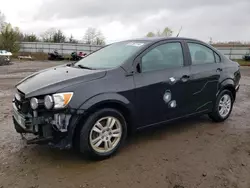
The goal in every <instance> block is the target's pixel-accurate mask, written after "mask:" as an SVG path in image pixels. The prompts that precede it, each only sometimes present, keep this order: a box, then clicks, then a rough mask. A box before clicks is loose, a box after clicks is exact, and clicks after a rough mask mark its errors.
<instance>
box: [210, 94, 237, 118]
mask: <svg viewBox="0 0 250 188" xmlns="http://www.w3.org/2000/svg"><path fill="white" fill-rule="evenodd" d="M233 103H234V99H233V95H232V92H231V91H229V90H223V91H222V92H221V93H220V94H219V95H218V97H217V99H216V104H215V106H214V109H213V112H212V113H210V114H209V117H210V118H211V119H212V120H213V121H215V122H222V121H225V120H226V119H227V118H228V117H229V116H230V114H231V111H232V108H233Z"/></svg>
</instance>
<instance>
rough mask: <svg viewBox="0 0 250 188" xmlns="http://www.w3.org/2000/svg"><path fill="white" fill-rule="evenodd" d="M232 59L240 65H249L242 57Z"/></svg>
mask: <svg viewBox="0 0 250 188" xmlns="http://www.w3.org/2000/svg"><path fill="white" fill-rule="evenodd" d="M233 61H236V62H238V63H239V64H240V66H250V61H245V60H243V59H234V60H233Z"/></svg>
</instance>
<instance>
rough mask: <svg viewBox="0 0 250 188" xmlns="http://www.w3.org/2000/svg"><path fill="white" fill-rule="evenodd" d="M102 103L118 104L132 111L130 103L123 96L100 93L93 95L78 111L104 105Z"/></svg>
mask: <svg viewBox="0 0 250 188" xmlns="http://www.w3.org/2000/svg"><path fill="white" fill-rule="evenodd" d="M104 103H118V104H120V105H123V106H124V107H126V108H127V109H128V110H131V111H133V109H134V108H133V105H132V103H131V102H130V101H129V100H128V99H127V98H126V97H124V96H123V95H120V94H118V93H102V94H98V95H95V96H93V97H91V98H89V99H88V100H86V101H85V102H84V103H83V104H82V105H81V106H80V107H79V110H80V111H85V110H88V109H90V108H92V107H93V106H95V105H97V104H98V105H99V104H104Z"/></svg>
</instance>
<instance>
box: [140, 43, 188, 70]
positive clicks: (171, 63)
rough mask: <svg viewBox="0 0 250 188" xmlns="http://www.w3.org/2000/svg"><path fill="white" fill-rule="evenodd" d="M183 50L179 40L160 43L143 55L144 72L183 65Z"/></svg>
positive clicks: (142, 66)
mask: <svg viewBox="0 0 250 188" xmlns="http://www.w3.org/2000/svg"><path fill="white" fill-rule="evenodd" d="M183 62H184V60H183V52H182V47H181V44H180V43H179V42H171V43H166V44H162V45H159V46H157V47H155V48H153V49H152V50H150V51H149V52H148V53H147V54H145V55H144V56H143V57H142V60H141V69H142V72H147V71H154V70H162V69H166V68H172V67H181V66H183Z"/></svg>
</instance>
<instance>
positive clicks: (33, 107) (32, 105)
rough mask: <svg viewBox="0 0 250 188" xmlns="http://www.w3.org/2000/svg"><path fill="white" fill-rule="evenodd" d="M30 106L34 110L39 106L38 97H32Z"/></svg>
mask: <svg viewBox="0 0 250 188" xmlns="http://www.w3.org/2000/svg"><path fill="white" fill-rule="evenodd" d="M30 106H31V108H32V109H33V110H36V109H37V108H38V99H37V98H35V97H33V98H32V99H30Z"/></svg>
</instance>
